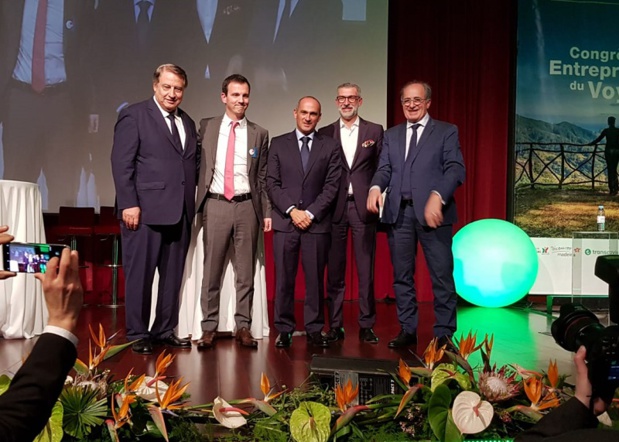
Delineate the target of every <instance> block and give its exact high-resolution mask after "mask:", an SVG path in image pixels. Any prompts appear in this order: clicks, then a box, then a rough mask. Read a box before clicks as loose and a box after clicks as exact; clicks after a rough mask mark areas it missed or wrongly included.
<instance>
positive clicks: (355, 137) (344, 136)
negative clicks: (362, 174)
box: [340, 117, 359, 195]
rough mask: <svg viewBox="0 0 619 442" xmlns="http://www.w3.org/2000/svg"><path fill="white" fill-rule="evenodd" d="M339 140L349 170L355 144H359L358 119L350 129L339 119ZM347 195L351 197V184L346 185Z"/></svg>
mask: <svg viewBox="0 0 619 442" xmlns="http://www.w3.org/2000/svg"><path fill="white" fill-rule="evenodd" d="M340 139H341V141H342V149H343V150H344V156H345V157H346V163H348V167H349V168H350V167H352V163H353V161H354V159H355V153H356V152H357V143H358V142H359V117H357V118H356V120H355V121H354V122H353V124H352V125H351V126H350V128H349V127H348V126H346V124H345V123H344V121H342V119H341V118H340ZM348 194H349V195H352V183H350V184H349V185H348Z"/></svg>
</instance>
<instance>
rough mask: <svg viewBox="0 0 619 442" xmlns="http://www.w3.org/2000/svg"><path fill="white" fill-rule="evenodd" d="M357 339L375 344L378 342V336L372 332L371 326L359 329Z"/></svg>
mask: <svg viewBox="0 0 619 442" xmlns="http://www.w3.org/2000/svg"><path fill="white" fill-rule="evenodd" d="M359 340H360V341H361V342H369V343H370V344H376V343H377V342H378V336H376V335H375V334H374V330H372V329H371V328H360V329H359Z"/></svg>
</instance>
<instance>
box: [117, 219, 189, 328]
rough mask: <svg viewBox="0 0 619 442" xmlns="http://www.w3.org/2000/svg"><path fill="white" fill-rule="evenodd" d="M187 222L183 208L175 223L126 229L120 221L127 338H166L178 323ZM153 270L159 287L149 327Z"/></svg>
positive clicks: (185, 254)
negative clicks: (154, 315)
mask: <svg viewBox="0 0 619 442" xmlns="http://www.w3.org/2000/svg"><path fill="white" fill-rule="evenodd" d="M189 232H190V224H189V219H188V217H187V214H186V213H185V211H183V215H182V217H181V220H180V221H179V222H178V223H176V224H174V225H163V226H162V225H147V224H140V225H139V226H138V228H137V230H129V229H127V228H126V227H125V225H124V223H123V222H121V239H122V253H123V270H124V273H125V286H126V290H125V322H126V328H127V339H128V340H134V339H142V338H149V337H150V338H155V339H158V338H165V337H167V336H169V335H171V334H173V333H174V329H175V328H176V327H177V325H178V306H179V296H180V288H181V282H182V278H183V269H184V267H185V257H186V256H187V250H188V249H189V239H190V235H189ZM155 270H158V271H159V287H158V294H157V307H156V310H155V314H156V317H155V321H154V323H153V325H152V327H151V330H150V331H149V330H148V324H149V321H150V310H151V302H152V286H153V278H154V276H155Z"/></svg>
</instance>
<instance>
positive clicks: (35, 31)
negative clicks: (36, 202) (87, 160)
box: [0, 0, 94, 210]
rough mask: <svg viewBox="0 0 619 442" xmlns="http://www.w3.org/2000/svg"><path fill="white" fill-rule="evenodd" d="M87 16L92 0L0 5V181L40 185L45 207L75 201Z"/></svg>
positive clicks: (84, 122)
mask: <svg viewBox="0 0 619 442" xmlns="http://www.w3.org/2000/svg"><path fill="white" fill-rule="evenodd" d="M93 16H94V1H93V0H85V1H82V0H38V1H25V0H2V1H0V97H1V98H2V102H3V106H2V109H1V110H0V121H2V122H3V127H4V134H3V139H4V178H5V179H16V180H24V181H30V182H37V181H38V182H39V183H40V184H41V185H42V188H41V190H42V196H43V208H44V209H50V210H57V208H58V207H59V206H61V205H74V204H75V203H76V194H77V188H78V184H79V172H80V171H79V169H80V167H81V165H82V164H81V160H82V155H81V150H82V147H83V143H84V136H85V135H86V130H87V128H88V115H89V112H90V104H91V102H92V97H91V93H90V89H91V86H92V84H91V82H90V69H89V66H88V62H89V54H88V50H89V41H90V32H91V31H92V23H93Z"/></svg>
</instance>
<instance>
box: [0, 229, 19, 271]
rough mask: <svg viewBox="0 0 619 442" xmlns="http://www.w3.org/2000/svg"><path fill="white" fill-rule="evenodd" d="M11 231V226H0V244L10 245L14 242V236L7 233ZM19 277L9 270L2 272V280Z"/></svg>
mask: <svg viewBox="0 0 619 442" xmlns="http://www.w3.org/2000/svg"><path fill="white" fill-rule="evenodd" d="M8 230H9V226H0V244H8V243H10V242H11V241H13V240H14V239H15V238H13V235H9V234H8V233H6V232H7V231H8ZM15 275H17V273H15V272H9V271H7V270H0V280H2V279H7V278H10V277H12V276H15Z"/></svg>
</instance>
